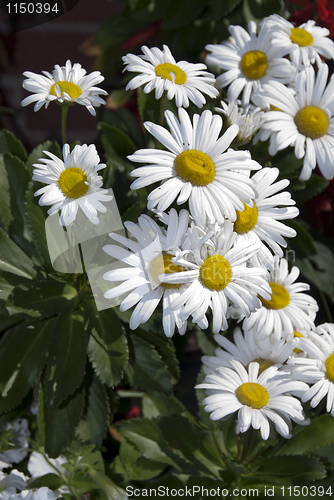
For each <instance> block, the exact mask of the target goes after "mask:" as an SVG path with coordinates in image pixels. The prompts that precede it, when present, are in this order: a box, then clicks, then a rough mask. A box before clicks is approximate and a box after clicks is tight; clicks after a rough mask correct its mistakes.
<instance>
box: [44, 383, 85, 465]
mask: <svg viewBox="0 0 334 500" xmlns="http://www.w3.org/2000/svg"><path fill="white" fill-rule="evenodd" d="M84 400H85V393H84V390H83V387H82V386H81V388H80V389H77V390H76V391H75V392H74V393H73V394H71V396H69V397H68V398H67V399H66V400H65V401H63V402H62V403H61V405H60V406H59V407H58V408H54V409H53V408H50V407H49V406H48V405H47V404H46V403H45V400H44V390H43V384H40V387H39V394H38V414H37V423H38V430H39V436H40V439H41V443H42V445H44V448H45V452H46V453H47V454H48V455H49V456H50V457H51V458H56V457H58V456H59V455H60V454H61V453H62V452H63V451H64V449H65V448H66V446H67V445H68V444H69V443H70V441H71V440H72V439H73V437H74V434H75V428H76V426H77V425H78V423H79V421H80V418H81V416H82V413H83V408H84Z"/></svg>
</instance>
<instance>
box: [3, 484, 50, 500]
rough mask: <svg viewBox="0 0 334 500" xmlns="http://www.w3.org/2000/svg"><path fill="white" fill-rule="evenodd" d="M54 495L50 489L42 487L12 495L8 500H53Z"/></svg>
mask: <svg viewBox="0 0 334 500" xmlns="http://www.w3.org/2000/svg"><path fill="white" fill-rule="evenodd" d="M55 499H56V497H55V494H54V492H53V491H52V490H50V488H47V487H46V486H42V487H41V488H38V489H34V490H22V491H21V493H17V494H16V495H12V496H11V497H10V499H9V500H55Z"/></svg>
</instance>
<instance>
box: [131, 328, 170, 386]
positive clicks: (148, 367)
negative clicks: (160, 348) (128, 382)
mask: <svg viewBox="0 0 334 500" xmlns="http://www.w3.org/2000/svg"><path fill="white" fill-rule="evenodd" d="M129 343H130V345H131V347H132V352H133V353H134V362H133V380H134V384H135V385H136V386H137V387H141V388H142V389H145V390H148V391H158V392H160V391H161V392H163V393H165V394H170V393H171V391H172V388H173V386H172V382H171V377H170V374H169V372H168V370H167V367H166V365H165V363H164V361H163V360H162V358H161V356H160V355H159V354H158V353H157V351H156V349H155V348H154V347H153V346H152V345H151V344H150V343H149V342H146V341H145V340H143V339H142V338H140V337H138V336H137V335H132V336H131V337H129ZM130 352H131V351H130Z"/></svg>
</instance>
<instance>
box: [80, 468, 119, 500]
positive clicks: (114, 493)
mask: <svg viewBox="0 0 334 500" xmlns="http://www.w3.org/2000/svg"><path fill="white" fill-rule="evenodd" d="M88 474H89V475H90V477H91V478H92V479H93V481H95V483H96V484H97V485H98V486H99V487H100V488H102V490H103V491H104V492H105V494H106V495H107V498H108V499H109V498H110V499H112V500H124V498H126V494H125V491H124V490H123V489H122V488H120V487H119V486H117V485H116V484H115V483H114V482H113V481H112V480H111V479H110V478H109V477H107V476H106V475H105V474H103V473H102V472H99V471H97V470H94V469H89V471H88Z"/></svg>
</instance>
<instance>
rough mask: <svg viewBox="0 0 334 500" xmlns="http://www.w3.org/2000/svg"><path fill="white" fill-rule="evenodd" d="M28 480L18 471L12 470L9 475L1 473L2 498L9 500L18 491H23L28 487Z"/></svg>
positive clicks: (0, 490) (0, 489) (0, 492)
mask: <svg viewBox="0 0 334 500" xmlns="http://www.w3.org/2000/svg"><path fill="white" fill-rule="evenodd" d="M27 480H28V478H27V477H26V476H25V475H24V474H23V473H22V472H19V471H18V470H16V469H12V470H11V471H10V473H9V474H5V473H4V472H0V498H1V500H9V499H10V498H11V496H12V495H15V494H16V490H22V489H23V488H25V487H26V481H27Z"/></svg>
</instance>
